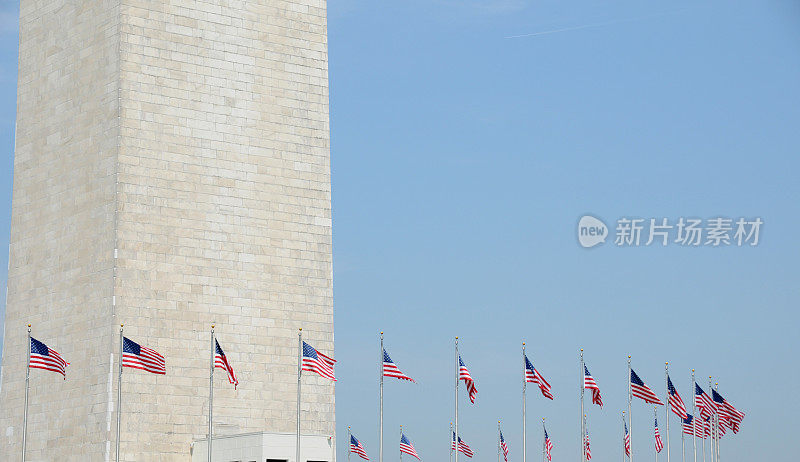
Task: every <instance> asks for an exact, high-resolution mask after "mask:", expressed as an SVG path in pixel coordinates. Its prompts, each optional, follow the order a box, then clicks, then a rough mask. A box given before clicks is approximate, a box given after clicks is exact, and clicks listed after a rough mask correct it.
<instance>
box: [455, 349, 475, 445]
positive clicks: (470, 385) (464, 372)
mask: <svg viewBox="0 0 800 462" xmlns="http://www.w3.org/2000/svg"><path fill="white" fill-rule="evenodd" d="M458 380H463V381H464V384H465V385H466V386H467V392H468V393H469V401H470V402H471V403H473V404H475V397H476V396H478V388H477V387H476V386H475V381H474V380H472V376H471V375H470V374H469V370H468V369H467V366H466V365H465V364H464V361H463V360H462V359H461V356H460V355H459V356H458ZM470 457H472V456H470Z"/></svg>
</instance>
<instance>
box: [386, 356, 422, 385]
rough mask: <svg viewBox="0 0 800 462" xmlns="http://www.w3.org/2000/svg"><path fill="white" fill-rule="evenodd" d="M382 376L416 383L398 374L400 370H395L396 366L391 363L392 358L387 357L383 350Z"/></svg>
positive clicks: (400, 373)
mask: <svg viewBox="0 0 800 462" xmlns="http://www.w3.org/2000/svg"><path fill="white" fill-rule="evenodd" d="M383 376H384V377H394V378H396V379H401V380H410V381H412V382H414V383H416V382H415V381H414V379H412V378H411V377H409V376H407V375H405V374H403V373H402V372H400V369H398V368H397V364H395V363H394V361H392V358H390V357H389V353H387V352H386V350H383Z"/></svg>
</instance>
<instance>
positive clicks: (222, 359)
mask: <svg viewBox="0 0 800 462" xmlns="http://www.w3.org/2000/svg"><path fill="white" fill-rule="evenodd" d="M214 343H215V347H214V367H215V368H216V369H222V370H223V371H225V372H226V373H227V374H228V382H230V383H232V384H233V388H234V390H235V389H236V387H238V386H239V379H237V378H236V373H235V372H233V366H231V363H229V362H228V357H227V356H225V352H224V351H222V347H221V346H219V342H218V341H217V339H214Z"/></svg>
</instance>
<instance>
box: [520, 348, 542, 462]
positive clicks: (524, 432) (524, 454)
mask: <svg viewBox="0 0 800 462" xmlns="http://www.w3.org/2000/svg"><path fill="white" fill-rule="evenodd" d="M522 367H523V370H522V462H526V457H527V451H528V428H527V425H528V416H527V412H528V403H527V402H526V399H525V398H526V397H525V392H526V390H527V388H528V379H527V376H528V373H527V371H528V369H527V368H528V364H527V363H526V362H525V342H522ZM542 422H544V419H542ZM542 425H543V426H544V424H542ZM543 428H544V427H543Z"/></svg>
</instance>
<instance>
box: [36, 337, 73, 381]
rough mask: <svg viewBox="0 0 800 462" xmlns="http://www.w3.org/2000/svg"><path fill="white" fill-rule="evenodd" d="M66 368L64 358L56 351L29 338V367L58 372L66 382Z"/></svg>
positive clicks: (66, 364)
mask: <svg viewBox="0 0 800 462" xmlns="http://www.w3.org/2000/svg"><path fill="white" fill-rule="evenodd" d="M67 366H69V363H68V362H66V361H64V358H62V357H61V355H60V354H58V352H57V351H56V350H54V349H52V348H48V347H47V345H45V344H44V343H42V342H40V341H38V340H36V339H35V338H33V337H31V351H30V367H32V368H34V369H44V370H46V371H52V372H58V373H59V374H61V375H63V376H64V380H66V379H67Z"/></svg>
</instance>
